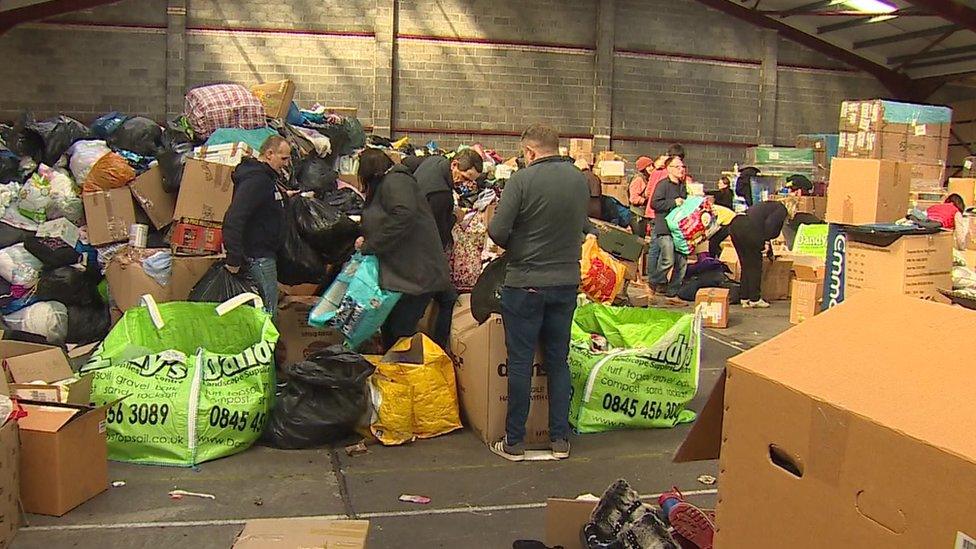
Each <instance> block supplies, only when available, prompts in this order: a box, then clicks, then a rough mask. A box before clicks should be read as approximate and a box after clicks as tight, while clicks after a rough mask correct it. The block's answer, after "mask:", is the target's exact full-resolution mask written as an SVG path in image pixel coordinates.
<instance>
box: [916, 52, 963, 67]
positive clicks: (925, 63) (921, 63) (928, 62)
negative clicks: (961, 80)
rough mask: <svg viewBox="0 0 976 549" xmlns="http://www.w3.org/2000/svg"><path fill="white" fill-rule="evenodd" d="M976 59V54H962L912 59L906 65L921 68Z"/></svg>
mask: <svg viewBox="0 0 976 549" xmlns="http://www.w3.org/2000/svg"><path fill="white" fill-rule="evenodd" d="M973 60H976V54H969V55H961V56H959V57H949V58H946V59H929V60H920V61H912V62H911V63H909V64H907V65H905V68H906V69H921V68H923V67H937V66H939V65H951V64H952V63H959V62H962V61H973Z"/></svg>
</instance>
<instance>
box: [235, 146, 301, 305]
mask: <svg viewBox="0 0 976 549" xmlns="http://www.w3.org/2000/svg"><path fill="white" fill-rule="evenodd" d="M290 165H291V146H290V145H289V144H288V142H287V141H285V139H284V138H282V137H281V136H278V135H272V136H271V137H268V138H267V139H266V140H265V141H264V143H263V144H262V145H261V149H260V152H259V156H258V157H257V158H245V159H244V160H242V161H241V163H240V164H238V166H237V168H235V169H234V173H233V174H231V180H232V181H233V182H234V191H233V192H234V195H233V198H232V199H231V203H230V207H229V208H227V213H226V214H224V225H223V233H224V249H225V250H226V251H227V260H226V262H225V266H226V268H227V270H228V271H230V272H231V273H234V274H237V273H238V272H239V271H240V269H241V267H246V268H247V269H248V271H249V272H250V274H251V276H252V277H253V278H254V281H255V282H256V283H257V285H258V289H259V290H260V292H261V299H263V300H264V309H265V310H266V311H267V312H268V313H269V314H270V315H271V316H272V317H274V316H275V314H276V313H277V311H278V264H277V255H278V248H279V246H280V244H281V239H282V236H283V232H284V231H283V228H284V211H285V202H284V196H283V195H284V191H283V187H282V188H279V185H278V184H279V181H281V178H282V177H283V175H284V172H285V170H286V169H287V168H288V166H290Z"/></svg>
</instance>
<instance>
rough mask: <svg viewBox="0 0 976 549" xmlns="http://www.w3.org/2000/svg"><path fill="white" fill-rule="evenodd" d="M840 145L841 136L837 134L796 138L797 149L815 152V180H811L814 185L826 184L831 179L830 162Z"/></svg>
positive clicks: (817, 134) (818, 134)
mask: <svg viewBox="0 0 976 549" xmlns="http://www.w3.org/2000/svg"><path fill="white" fill-rule="evenodd" d="M839 145H840V135H839V134H836V133H813V134H801V135H798V136H796V147H797V148H798V149H812V150H813V178H811V180H812V181H813V182H814V184H817V183H826V182H827V180H828V179H829V178H830V161H831V160H833V159H834V157H835V156H837V148H838V146H839ZM816 194H822V193H816Z"/></svg>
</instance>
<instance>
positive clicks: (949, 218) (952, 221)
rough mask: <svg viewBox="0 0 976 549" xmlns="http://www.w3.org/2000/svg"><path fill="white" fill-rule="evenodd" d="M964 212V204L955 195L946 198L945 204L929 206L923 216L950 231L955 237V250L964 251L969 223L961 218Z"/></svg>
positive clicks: (967, 238)
mask: <svg viewBox="0 0 976 549" xmlns="http://www.w3.org/2000/svg"><path fill="white" fill-rule="evenodd" d="M965 211H966V202H965V201H964V200H963V199H962V197H961V196H959V195H958V194H956V193H952V194H950V195H949V196H947V197H946V199H945V202H943V203H942V204H936V205H934V206H929V207H928V209H926V210H925V216H926V217H928V218H929V219H930V220H932V221H938V222H939V223H942V227H943V228H946V229H952V235H953V236H954V237H955V246H956V249H957V250H965V249H966V241H967V240H969V223H967V222H966V220H965V219H963V217H962V213H963V212H965Z"/></svg>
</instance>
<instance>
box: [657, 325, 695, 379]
mask: <svg viewBox="0 0 976 549" xmlns="http://www.w3.org/2000/svg"><path fill="white" fill-rule="evenodd" d="M651 358H652V360H654V361H655V362H661V363H664V364H667V365H668V367H669V368H670V369H671V370H672V371H674V372H680V371H681V370H684V369H686V368H689V367H690V366H691V359H692V348H691V345H689V344H688V339H687V337H686V336H685V334H681V335H679V336H678V337H677V339H675V340H674V341H672V342H671V344H670V345H668V347H667V349H662V350H660V351H658V352H657V354H656V355H654V356H653V357H651Z"/></svg>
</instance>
